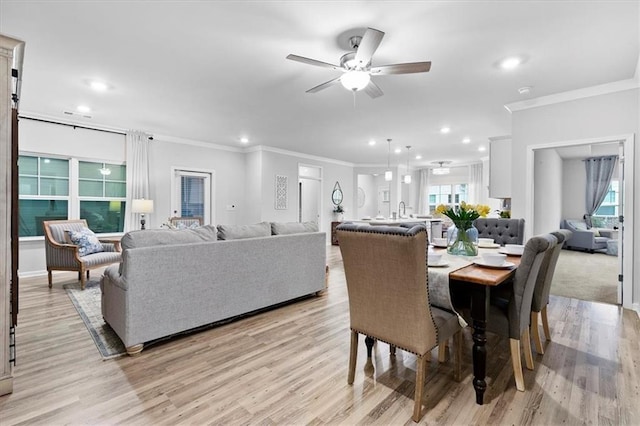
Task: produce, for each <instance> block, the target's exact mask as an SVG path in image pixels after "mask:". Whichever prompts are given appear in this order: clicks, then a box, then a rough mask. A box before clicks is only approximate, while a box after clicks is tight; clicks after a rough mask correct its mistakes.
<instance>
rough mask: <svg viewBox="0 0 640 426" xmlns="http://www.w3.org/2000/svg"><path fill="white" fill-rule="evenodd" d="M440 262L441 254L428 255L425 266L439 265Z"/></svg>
mask: <svg viewBox="0 0 640 426" xmlns="http://www.w3.org/2000/svg"><path fill="white" fill-rule="evenodd" d="M441 260H442V254H441V253H429V256H428V259H427V265H437V264H439V263H440V261H441Z"/></svg>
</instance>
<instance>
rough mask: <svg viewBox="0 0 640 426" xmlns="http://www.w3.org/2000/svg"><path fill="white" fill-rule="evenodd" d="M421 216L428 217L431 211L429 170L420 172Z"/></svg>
mask: <svg viewBox="0 0 640 426" xmlns="http://www.w3.org/2000/svg"><path fill="white" fill-rule="evenodd" d="M417 213H418V214H419V215H428V214H430V213H431V212H430V211H429V169H420V170H418V211H417Z"/></svg>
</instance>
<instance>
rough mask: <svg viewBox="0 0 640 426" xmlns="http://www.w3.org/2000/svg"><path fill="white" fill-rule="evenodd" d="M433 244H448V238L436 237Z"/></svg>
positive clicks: (441, 245) (442, 245)
mask: <svg viewBox="0 0 640 426" xmlns="http://www.w3.org/2000/svg"><path fill="white" fill-rule="evenodd" d="M433 245H434V246H440V247H444V246H446V245H447V239H446V238H434V239H433Z"/></svg>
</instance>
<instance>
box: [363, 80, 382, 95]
mask: <svg viewBox="0 0 640 426" xmlns="http://www.w3.org/2000/svg"><path fill="white" fill-rule="evenodd" d="M364 92H365V93H366V94H367V95H369V97H370V98H371V99H375V98H379V97H380V96H382V95H384V93H383V92H382V89H380V88H379V87H378V85H377V84H375V83H374V82H373V80H369V84H367V87H365V88H364Z"/></svg>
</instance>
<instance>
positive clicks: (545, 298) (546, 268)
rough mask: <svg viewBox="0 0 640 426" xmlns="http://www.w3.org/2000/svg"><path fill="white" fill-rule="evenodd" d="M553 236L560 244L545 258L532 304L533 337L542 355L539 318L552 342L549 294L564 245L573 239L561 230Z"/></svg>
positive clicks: (564, 230)
mask: <svg viewBox="0 0 640 426" xmlns="http://www.w3.org/2000/svg"><path fill="white" fill-rule="evenodd" d="M551 235H553V236H554V237H556V239H557V240H558V244H557V245H556V246H555V247H554V248H553V250H552V251H551V252H550V254H548V255H546V256H545V259H544V261H543V263H542V266H541V267H540V273H538V279H537V280H536V288H535V290H534V292H533V301H532V303H531V337H532V339H533V343H534V345H535V347H536V352H538V353H539V354H541V355H542V354H544V349H543V347H542V341H541V340H540V332H539V329H538V318H539V317H541V318H542V328H543V329H544V335H545V338H546V339H547V340H551V334H550V331H549V319H548V317H547V305H548V304H549V292H550V291H551V283H552V281H553V274H554V273H555V270H556V264H557V263H558V257H560V250H562V246H563V244H564V243H565V242H566V241H567V240H569V238H571V231H569V230H567V229H559V230H557V231H555V232H552V233H551Z"/></svg>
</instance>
